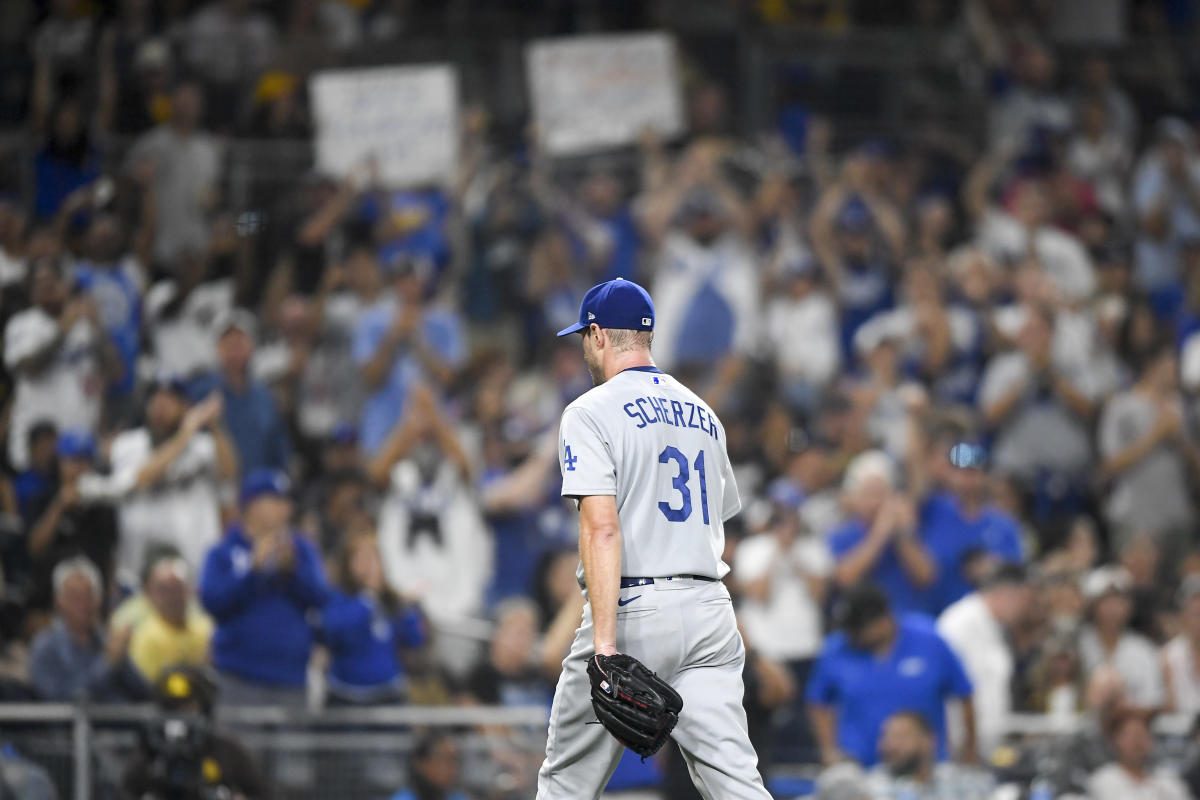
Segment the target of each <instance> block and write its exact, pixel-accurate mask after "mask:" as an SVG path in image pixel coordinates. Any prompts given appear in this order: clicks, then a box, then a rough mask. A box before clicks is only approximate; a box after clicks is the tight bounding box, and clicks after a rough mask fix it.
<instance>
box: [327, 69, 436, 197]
mask: <svg viewBox="0 0 1200 800" xmlns="http://www.w3.org/2000/svg"><path fill="white" fill-rule="evenodd" d="M309 91H310V92H311V96H312V109H313V118H314V121H315V123H316V135H317V147H316V149H317V168H318V169H319V170H321V171H322V172H324V173H327V174H332V175H336V176H339V177H340V176H345V175H346V174H348V173H349V172H350V171H351V170H353V169H354V168H355V167H358V166H359V165H361V164H363V163H364V162H366V161H367V160H368V159H369V158H372V157H374V158H375V159H377V160H378V163H379V174H380V178H381V180H382V181H383V182H384V183H385V184H387V185H389V186H393V187H399V186H411V185H413V184H419V183H430V182H434V183H441V182H444V181H446V180H448V179H449V178H450V177H451V176H452V175H453V173H454V168H455V165H456V163H457V161H458V76H457V73H456V72H455V70H454V67H452V66H450V65H447V64H433V65H428V66H411V67H385V68H380V69H356V70H332V71H327V72H319V73H317V74H316V75H314V76H313V77H312V80H311V81H310V82H309Z"/></svg>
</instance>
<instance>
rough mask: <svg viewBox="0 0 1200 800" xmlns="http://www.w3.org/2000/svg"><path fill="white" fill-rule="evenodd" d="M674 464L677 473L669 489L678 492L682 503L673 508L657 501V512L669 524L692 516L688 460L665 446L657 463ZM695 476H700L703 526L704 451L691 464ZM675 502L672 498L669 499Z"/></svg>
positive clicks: (705, 507)
mask: <svg viewBox="0 0 1200 800" xmlns="http://www.w3.org/2000/svg"><path fill="white" fill-rule="evenodd" d="M672 461H674V462H675V466H676V467H677V468H678V470H679V471H678V473H677V474H676V475H675V477H674V478H672V479H671V488H672V489H674V490H675V491H676V492H679V496H680V499H681V500H682V502H681V503H680V504H679V506H675V505H674V504H673V503H672V502H667V501H666V500H662V501H659V504H658V510H659V511H661V512H662V513H663V516H664V517H666V518H667V520H668V521H670V522H686V521H687V519H688V517H690V516H691V515H692V490H691V488H690V487H689V486H688V480H689V479H690V478H691V477H692V472H691V469H690V468H689V466H688V459H687V456H685V455H684V454H683V453H681V452H679V449H678V448H676V447H672V446H670V445H667V447H666V448H665V449H664V450H663V451H662V452H661V453H659V454H658V463H660V464H669V463H671V462H672ZM691 466H692V467H694V468H695V470H696V472H697V474H699V476H700V510H701V511H702V512H703V514H704V524H705V525H707V524H708V483H707V481H705V475H704V451H703V450H701V451H700V453H699V455H697V456H696V460H695V461H694V462H693V463H692V465H691ZM671 500H672V501H674V500H675V498H674V497H672V498H671Z"/></svg>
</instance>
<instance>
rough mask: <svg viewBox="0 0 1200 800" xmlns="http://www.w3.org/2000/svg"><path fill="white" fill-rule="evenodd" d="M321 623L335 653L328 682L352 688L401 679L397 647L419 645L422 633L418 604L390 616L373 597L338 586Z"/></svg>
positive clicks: (330, 648)
mask: <svg viewBox="0 0 1200 800" xmlns="http://www.w3.org/2000/svg"><path fill="white" fill-rule="evenodd" d="M321 628H322V631H323V632H324V639H325V643H326V644H327V645H328V646H329V651H330V655H332V656H333V663H331V664H330V666H329V677H330V683H331V684H335V685H336V684H342V685H344V686H349V687H354V688H366V687H376V686H383V685H386V684H389V683H395V682H397V681H399V680H400V673H401V668H400V660H399V658H398V657H397V655H396V650H397V648H399V647H417V646H420V644H421V643H422V642H423V641H424V639H425V636H424V630H423V626H422V620H421V615H420V614H419V613H418V612H417V611H416V610H410V611H407V612H405V613H402V614H400V615H398V616H396V617H394V618H392V619H389V618H388V617H387V616H386V615H385V613H384V611H383V609H382V608H380V607H379V603H378V602H377V601H376V600H375V599H374V598H373V597H371V596H369V595H365V594H353V595H352V594H346V593H345V592H339V591H335V592H333V594H332V596H331V597H330V599H329V602H328V604H326V606H325V611H324V613H322V614H321Z"/></svg>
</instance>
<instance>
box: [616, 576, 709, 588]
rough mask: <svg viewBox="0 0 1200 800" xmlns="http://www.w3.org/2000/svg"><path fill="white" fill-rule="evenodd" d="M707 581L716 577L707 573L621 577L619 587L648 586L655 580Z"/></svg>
mask: <svg viewBox="0 0 1200 800" xmlns="http://www.w3.org/2000/svg"><path fill="white" fill-rule="evenodd" d="M676 580H685V581H707V582H709V583H712V582H714V581H716V578H710V577H708V576H707V575H671V576H668V577H666V578H621V588H622V589H629V588H631V587H634V586H649V585H650V584H652V583H654V582H655V581H676Z"/></svg>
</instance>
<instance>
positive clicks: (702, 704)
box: [671, 587, 771, 800]
mask: <svg viewBox="0 0 1200 800" xmlns="http://www.w3.org/2000/svg"><path fill="white" fill-rule="evenodd" d="M723 588H724V587H721V589H715V588H714V590H712V591H711V592H707V593H706V594H707V596H706V599H705V600H704V601H702V602H701V603H699V604H698V605H697V606H696V608H695V609H693V610H691V611H690V612H689V616H694V618H695V623H696V624H695V627H692V626H690V625H689V628H691V629H692V630H694V631H697V632H703V633H702V635H703V637H704V641H703V642H702V643H701V647H700V649H701V651H707V652H701V653H699V654H698V655H700V656H701V659H700V660H698V661H697V662H696V664H695V666H688V667H685V668H684V669H682V670H681V671H680V672H679V673H678V674H677V675H676V676H675V678H674V680H672V681H671V685H672V686H674V687H675V690H676V691H677V692H679V694H680V696H681V697H683V712H682V713H680V715H679V723H678V724H677V725H676V726H675V731H674V733H673V734H672V738H674V739H675V742H676V744H678V745H679V749H680V752H682V753H683V758H684V761H685V762H687V766H688V771H689V772H690V773H691V775H692V783H694V784H695V785H696V788H697V789H698V790H699V792H700V794H701V795H703V796H704V797H705V799H706V800H771V795H770V793H768V792H767V790H766V788H765V787H764V786H763V782H762V776H760V775H759V774H758V755H757V754H756V753H755V752H754V747H753V745H751V744H750V734H749V732H748V730H747V727H746V709H745V708H744V707H743V706H742V694H743V692H744V687H743V685H742V667H743V665H744V663H745V660H746V649H745V647H744V645H743V644H742V637H741V635H740V634H739V633H738V631H737V623H736V621H735V620H734V616H733V606H732V604H731V603H730V602H729V595H728V593H726V592H724V591H723Z"/></svg>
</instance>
